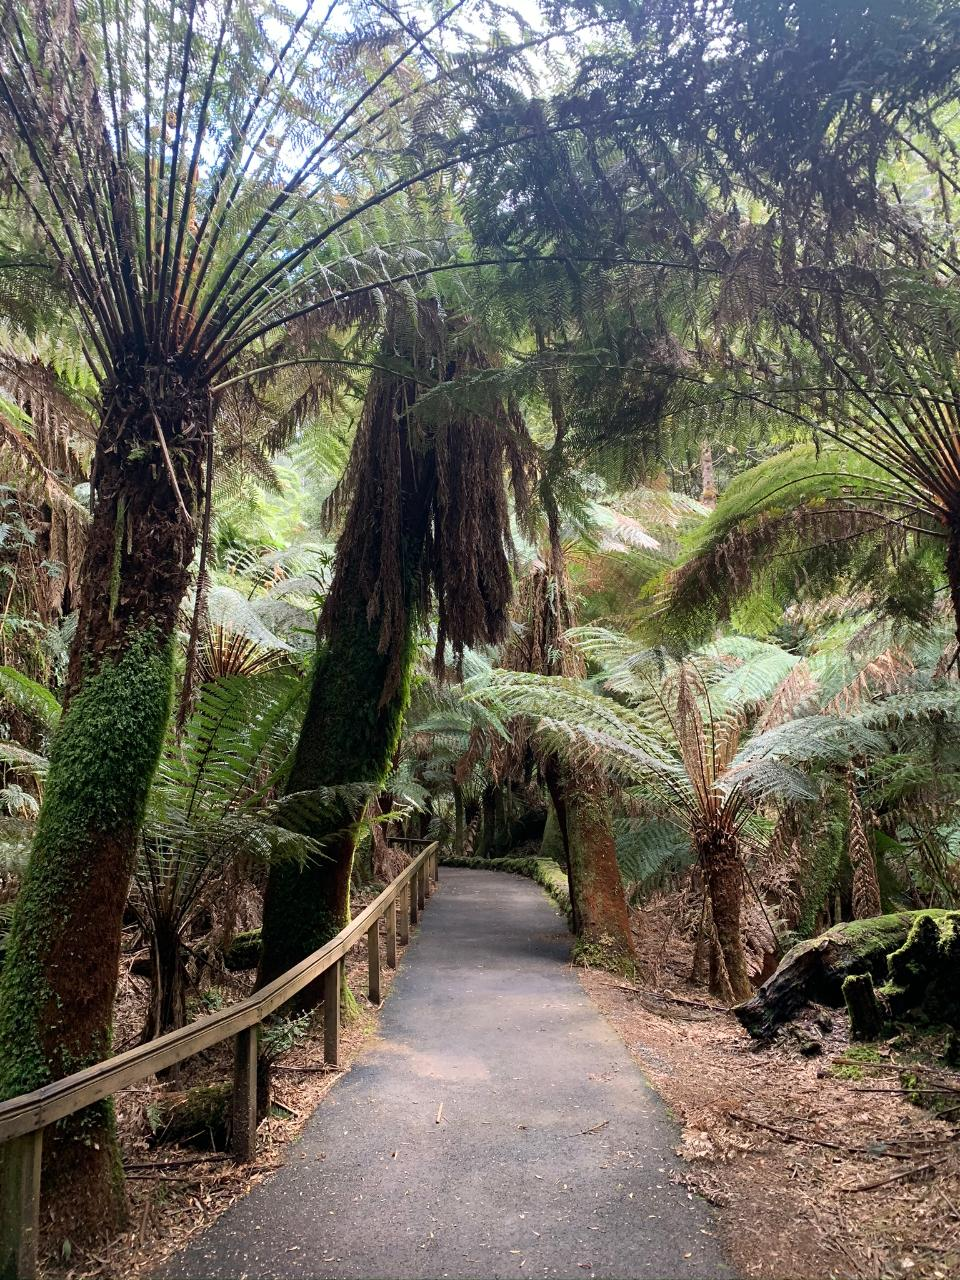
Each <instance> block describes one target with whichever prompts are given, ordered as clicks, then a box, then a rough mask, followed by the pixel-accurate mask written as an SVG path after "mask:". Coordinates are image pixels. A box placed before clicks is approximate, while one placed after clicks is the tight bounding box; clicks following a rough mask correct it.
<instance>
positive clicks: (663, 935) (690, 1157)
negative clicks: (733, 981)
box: [581, 898, 960, 1280]
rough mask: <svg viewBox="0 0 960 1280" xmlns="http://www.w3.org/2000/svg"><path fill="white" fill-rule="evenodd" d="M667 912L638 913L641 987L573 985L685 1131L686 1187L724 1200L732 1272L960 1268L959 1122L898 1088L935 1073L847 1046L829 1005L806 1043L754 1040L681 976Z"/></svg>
mask: <svg viewBox="0 0 960 1280" xmlns="http://www.w3.org/2000/svg"><path fill="white" fill-rule="evenodd" d="M674 906H675V904H674V902H673V901H671V900H670V899H667V898H663V899H661V900H659V901H657V902H655V903H653V904H652V905H651V906H650V907H649V908H648V909H647V910H646V911H644V912H641V913H639V916H638V936H639V938H640V946H641V969H640V973H641V977H640V980H639V981H638V982H637V983H636V984H628V983H626V982H625V981H624V980H623V979H622V978H618V977H615V976H613V975H611V974H608V973H603V972H600V971H597V970H587V971H582V973H581V981H582V983H583V985H584V987H585V989H586V990H587V991H588V992H589V994H590V995H591V997H592V998H593V999H594V1000H595V1001H596V1003H597V1004H598V1005H599V1007H600V1008H601V1009H602V1010H603V1012H604V1013H605V1014H606V1015H607V1017H608V1018H609V1019H610V1021H611V1023H612V1024H613V1026H614V1027H615V1028H616V1030H617V1031H618V1032H619V1034H620V1035H621V1037H622V1038H623V1039H624V1041H625V1042H626V1044H627V1045H628V1047H629V1049H630V1051H631V1053H632V1054H633V1056H634V1058H635V1060H636V1061H637V1062H638V1064H639V1065H640V1066H641V1068H642V1069H643V1071H644V1072H645V1074H646V1075H647V1077H648V1078H649V1079H650V1081H651V1082H652V1083H653V1085H654V1086H655V1088H656V1089H657V1091H658V1092H659V1093H660V1094H661V1096H662V1097H663V1098H664V1099H665V1100H666V1102H667V1103H668V1104H669V1105H670V1107H671V1109H672V1110H673V1112H674V1114H675V1116H676V1117H677V1119H678V1121H679V1122H680V1124H681V1125H682V1139H681V1143H680V1146H679V1148H678V1154H679V1155H680V1156H681V1157H682V1159H683V1161H684V1162H685V1170H684V1175H683V1178H684V1182H685V1183H686V1185H687V1186H689V1187H690V1188H691V1189H695V1190H697V1191H699V1192H700V1193H701V1194H702V1195H704V1196H706V1197H707V1199H708V1200H710V1201H711V1203H713V1204H714V1205H716V1206H717V1207H718V1209H719V1212H720V1222H721V1226H722V1231H723V1238H724V1243H725V1245H726V1248H727V1251H728V1253H729V1255H730V1256H731V1258H732V1259H733V1261H734V1264H735V1266H736V1267H737V1269H738V1271H739V1272H740V1274H741V1275H742V1276H744V1277H759V1278H760V1280H801V1278H802V1280H821V1278H822V1280H827V1278H828V1277H843V1278H844V1280H846V1278H847V1277H853V1278H856V1280H860V1278H861V1277H862V1278H863V1280H892V1278H893V1277H903V1276H913V1277H920V1276H922V1277H931V1278H932V1280H946V1278H947V1277H956V1276H958V1275H960V1129H958V1128H957V1126H956V1125H955V1124H953V1123H949V1122H948V1120H945V1119H938V1118H935V1117H934V1116H933V1115H932V1114H931V1113H930V1111H928V1110H925V1109H924V1108H921V1107H919V1106H916V1105H914V1104H913V1103H912V1102H911V1101H910V1100H909V1098H908V1096H907V1094H906V1091H905V1090H904V1088H903V1079H904V1078H905V1077H908V1078H909V1079H910V1083H911V1085H913V1084H914V1083H917V1084H918V1085H919V1087H921V1088H923V1087H924V1086H925V1085H926V1084H928V1083H930V1082H932V1079H933V1078H936V1080H937V1082H938V1085H937V1087H938V1090H940V1089H942V1088H943V1087H944V1084H943V1075H944V1073H942V1072H940V1071H937V1072H935V1073H934V1075H933V1076H931V1078H930V1081H928V1080H927V1079H925V1078H924V1072H925V1070H926V1068H925V1067H924V1066H923V1065H916V1064H914V1063H911V1062H910V1061H909V1054H908V1055H904V1054H903V1053H902V1051H901V1050H900V1049H899V1048H898V1047H897V1045H896V1044H895V1043H891V1044H887V1045H883V1044H881V1045H879V1046H877V1047H872V1046H871V1047H867V1046H861V1045H851V1044H850V1043H849V1038H848V1028H847V1019H846V1016H845V1014H844V1013H843V1012H842V1011H841V1012H837V1011H833V1010H831V1011H823V1012H822V1013H821V1014H820V1015H819V1018H820V1021H821V1023H822V1025H821V1026H816V1025H815V1024H812V1025H810V1026H809V1027H808V1030H809V1031H810V1033H811V1035H810V1037H809V1038H808V1036H807V1033H806V1032H804V1034H803V1035H801V1036H800V1037H797V1036H795V1035H793V1034H791V1032H790V1031H789V1030H788V1031H787V1032H786V1033H785V1034H784V1036H783V1037H781V1039H780V1040H779V1041H778V1042H777V1043H776V1044H774V1045H773V1046H771V1047H768V1048H760V1047H758V1046H757V1045H756V1044H755V1042H753V1041H752V1040H751V1039H750V1037H749V1036H748V1035H747V1033H746V1032H745V1031H744V1030H743V1028H742V1027H740V1025H739V1023H738V1022H737V1021H736V1019H734V1018H733V1017H732V1016H731V1015H730V1014H729V1013H728V1012H727V1011H726V1010H725V1009H723V1008H722V1007H719V1006H717V1005H716V1004H715V1003H714V1002H713V1001H711V999H710V998H709V997H708V996H707V995H706V994H705V993H704V992H703V991H702V990H699V989H697V988H696V987H694V986H693V985H692V984H691V983H690V982H689V980H688V977H689V974H690V971H691V967H692V961H693V954H692V947H691V946H689V945H688V944H687V943H686V942H685V940H684V939H683V938H682V937H677V934H676V932H675V931H674V930H673V929H672V928H671V920H672V919H673V916H674ZM665 940H667V941H668V945H664V943H665ZM804 1048H805V1049H806V1051H807V1052H806V1053H804V1051H803V1050H804ZM811 1048H816V1049H817V1052H815V1053H814V1054H813V1055H812V1056H807V1054H809V1052H810V1049H811ZM947 1087H948V1088H951V1087H952V1088H955V1089H960V1077H957V1076H954V1077H953V1079H952V1084H949V1085H947ZM921 1096H924V1097H926V1095H921ZM957 1102H958V1104H960V1093H958V1094H957ZM958 1116H960V1105H958V1108H957V1109H956V1110H955V1111H954V1118H957V1117H958Z"/></svg>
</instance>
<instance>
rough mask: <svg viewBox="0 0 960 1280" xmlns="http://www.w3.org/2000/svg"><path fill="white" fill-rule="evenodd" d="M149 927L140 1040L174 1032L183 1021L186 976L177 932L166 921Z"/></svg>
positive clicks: (182, 950)
mask: <svg viewBox="0 0 960 1280" xmlns="http://www.w3.org/2000/svg"><path fill="white" fill-rule="evenodd" d="M152 928H153V933H152V936H151V938H150V1008H149V1010H148V1012H147V1020H146V1024H145V1026H144V1029H143V1039H144V1041H148V1040H153V1039H155V1038H156V1037H157V1036H162V1035H163V1034H164V1033H165V1032H167V1031H176V1030H178V1029H179V1028H180V1027H183V1026H186V1022H187V974H186V971H185V969H184V963H183V962H184V948H183V944H182V942H181V940H180V932H179V930H178V929H177V927H176V926H175V925H173V924H170V923H168V922H166V921H163V922H160V923H154V925H153V926H152Z"/></svg>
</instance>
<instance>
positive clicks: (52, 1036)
mask: <svg viewBox="0 0 960 1280" xmlns="http://www.w3.org/2000/svg"><path fill="white" fill-rule="evenodd" d="M169 377H170V375H169V373H167V374H165V375H163V378H160V377H158V378H157V379H156V380H155V382H154V384H153V385H152V386H151V387H150V388H149V389H148V388H147V387H146V385H145V381H144V379H145V375H142V376H141V377H140V378H139V380H138V379H134V380H133V381H132V382H131V383H128V384H127V385H126V386H125V387H123V388H120V389H117V388H115V389H114V390H113V391H112V392H111V393H110V394H108V395H107V396H106V398H105V413H104V418H103V422H102V424H101V430H100V435H99V439H98V447H97V453H96V457H95V461H94V468H93V474H92V486H93V495H94V508H93V519H92V523H91V527H90V536H89V541H88V545H87V550H86V555H85V559H84V563H83V569H82V575H81V581H82V599H83V604H82V608H81V612H80V617H79V621H78V626H77V631H76V635H75V638H74V641H73V646H72V649H71V654H70V667H69V677H68V688H67V698H66V705H65V709H64V715H63V719H62V721H61V724H60V728H59V731H58V733H57V736H56V738H55V741H54V743H53V747H52V751H51V756H50V772H49V776H48V780H47V785H46V790H45V795H44V803H43V807H42V810H41V813H40V817H39V821H38V825H37V833H36V838H35V841H34V846H33V851H32V855H31V859H30V865H29V869H28V872H27V875H26V878H25V881H24V885H23V889H22V891H21V893H20V896H19V898H18V901H17V907H16V911H15V914H14V919H13V924H12V929H11V934H10V941H9V944H8V949H7V957H6V963H5V964H4V967H3V975H2V981H0V1096H3V1097H11V1096H13V1095H16V1094H18V1093H24V1092H27V1091H29V1090H32V1089H36V1088H38V1087H39V1086H41V1085H44V1084H47V1083H49V1082H50V1081H52V1080H55V1079H57V1078H59V1077H61V1076H64V1075H67V1074H69V1073H71V1072H73V1071H77V1070H79V1069H80V1068H82V1067H84V1066H87V1065H89V1064H90V1063H93V1062H96V1061H98V1060H99V1059H101V1058H104V1057H106V1056H107V1055H108V1054H109V1053H110V1049H111V1024H112V1017H113V1001H114V996H115V992H116V985H117V977H118V970H119V957H120V930H121V924H122V919H123V912H124V907H125V904H126V900H127V892H128V889H129V885H130V877H131V874H132V871H133V863H134V857H135V849H136V841H137V837H138V833H139V829H140V826H141V824H142V821H143V815H144V809H145V806H146V800H147V792H148V790H149V787H150V782H151V780H152V777H153V773H154V770H155V768H156V765H157V761H158V759H159V755H160V750H161V745H162V742H163V736H164V731H165V727H166V724H167V719H168V716H169V713H170V696H171V680H172V645H171V636H172V633H173V629H174V624H175V621H176V617H177V611H178V609H179V606H180V602H181V599H182V597H183V594H184V591H185V590H186V586H187V575H188V569H189V565H190V561H191V559H192V556H193V549H194V529H193V520H192V514H193V512H194V510H195V508H196V495H197V493H198V491H199V489H200V479H201V475H200V472H201V458H202V454H203V447H202V445H203V439H202V437H203V429H202V423H204V422H205V421H206V416H205V413H203V414H201V413H200V412H198V409H199V406H198V404H197V398H196V397H195V396H194V395H192V394H191V393H190V388H188V387H183V386H180V387H179V388H176V387H175V388H172V389H171V387H170V385H169ZM148 406H149V407H148ZM160 430H162V431H163V434H164V438H165V439H164V443H165V450H164V449H161V448H160V447H159V441H158V435H157V433H158V432H159V431H160ZM164 453H165V454H166V456H164ZM174 471H175V474H176V484H174V483H173V482H172V481H171V472H174ZM44 1180H45V1183H46V1188H45V1198H44V1208H45V1212H48V1211H49V1212H51V1213H52V1214H53V1218H54V1223H55V1230H56V1232H57V1235H58V1236H60V1237H65V1238H69V1239H71V1240H74V1241H76V1240H79V1239H83V1238H85V1237H90V1236H93V1235H97V1234H100V1233H101V1232H104V1231H107V1230H112V1229H115V1228H116V1227H117V1226H118V1225H119V1224H120V1222H121V1221H122V1218H123V1213H124V1198H123V1188H122V1178H121V1175H120V1164H119V1155H118V1149H117V1146H116V1141H115V1136H114V1131H113V1116H112V1111H111V1109H110V1106H109V1105H108V1104H107V1103H102V1104H98V1105H97V1106H95V1107H91V1108H89V1109H88V1110H87V1111H85V1112H83V1113H82V1114H81V1115H78V1116H76V1117H73V1118H71V1119H69V1120H67V1121H64V1122H62V1123H61V1124H60V1125H58V1126H57V1127H56V1129H55V1130H54V1132H53V1133H52V1135H51V1136H50V1139H49V1141H46V1142H45V1143H44Z"/></svg>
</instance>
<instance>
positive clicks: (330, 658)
mask: <svg viewBox="0 0 960 1280" xmlns="http://www.w3.org/2000/svg"><path fill="white" fill-rule="evenodd" d="M378 639H379V628H378V627H377V625H376V624H374V625H373V626H371V625H369V624H368V623H367V620H366V617H365V616H359V617H355V618H354V619H353V620H352V621H351V620H349V619H347V620H344V621H343V622H342V623H341V624H340V625H338V628H337V631H336V633H335V635H334V636H333V637H332V638H331V639H330V641H329V642H328V644H327V645H326V646H325V647H324V648H323V649H322V650H321V652H320V654H319V655H318V658H317V663H316V667H315V670H314V675H313V682H312V685H311V692H310V701H309V705H308V707H307V713H306V715H305V717H304V723H303V728H302V730H301V734H300V741H299V743H298V747H297V754H296V758H295V760H294V764H293V768H292V769H291V773H290V779H289V782H288V784H287V790H288V792H289V793H295V792H299V791H304V792H308V791H314V790H316V789H318V788H320V787H333V786H340V785H345V784H356V783H366V784H369V786H370V788H371V789H372V790H373V791H376V790H379V788H380V786H381V785H382V783H383V781H384V779H385V778H386V775H387V772H388V770H389V768H390V763H391V761H392V759H393V755H394V752H395V751H396V747H397V744H398V742H399V740H400V731H401V728H402V725H403V715H404V712H405V710H406V707H407V703H408V702H409V698H410V677H411V672H412V667H413V659H414V652H415V647H416V644H415V641H416V633H415V627H414V625H413V623H412V622H411V625H410V627H409V629H408V633H407V635H406V636H405V637H404V641H403V653H402V657H401V670H402V678H401V680H400V684H399V687H398V688H397V691H396V692H395V693H394V695H393V696H392V697H391V698H390V700H389V701H388V702H387V704H386V705H385V706H381V705H380V697H381V692H382V690H383V688H384V682H385V679H386V676H387V671H388V667H389V661H390V660H389V655H386V654H381V653H379V652H378ZM360 817H361V814H360V812H359V811H357V808H356V807H353V808H351V807H350V805H349V804H347V803H345V804H344V805H342V806H338V807H337V808H335V809H332V810H327V811H325V812H323V813H321V814H319V815H318V814H317V813H316V812H315V811H311V810H310V809H309V808H305V810H304V823H303V828H302V829H303V830H305V831H306V832H307V834H309V835H310V836H312V837H313V838H314V839H316V840H318V841H320V842H321V843H323V844H324V845H325V856H323V857H318V858H315V859H314V860H312V861H311V862H309V863H307V865H305V866H299V865H295V864H291V863H287V864H285V865H282V866H276V867H274V868H273V869H272V870H271V873H270V882H269V886H268V890H267V894H266V898H265V901H264V912H263V962H262V974H263V976H264V977H265V979H266V980H268V981H269V980H270V979H271V978H273V977H276V976H278V975H279V974H281V973H283V972H284V971H285V970H286V969H289V968H291V967H292V966H293V965H295V964H297V963H298V962H299V961H300V960H302V959H303V958H304V957H305V956H308V955H309V954H310V953H311V952H312V951H316V950H317V948H319V947H322V946H323V944H324V943H325V942H328V941H329V940H330V939H331V938H332V937H334V936H335V935H336V934H337V933H339V932H340V930H341V929H343V928H344V927H345V925H347V924H348V923H349V920H350V898H349V885H350V870H351V866H352V862H353V854H354V848H355V844H356V837H357V830H358V825H359V820H360Z"/></svg>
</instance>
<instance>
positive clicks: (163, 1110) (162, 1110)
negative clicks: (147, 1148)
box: [147, 1082, 233, 1151]
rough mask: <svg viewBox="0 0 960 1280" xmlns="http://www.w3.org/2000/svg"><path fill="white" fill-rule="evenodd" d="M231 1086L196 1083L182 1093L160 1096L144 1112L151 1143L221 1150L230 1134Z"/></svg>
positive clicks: (226, 1083)
mask: <svg viewBox="0 0 960 1280" xmlns="http://www.w3.org/2000/svg"><path fill="white" fill-rule="evenodd" d="M232 1104H233V1086H232V1085H231V1084H229V1083H228V1082H223V1083H218V1084H198V1085H194V1087H193V1088H192V1089H187V1090H186V1092H185V1093H172V1094H167V1095H166V1096H165V1097H162V1098H161V1099H160V1100H159V1101H158V1102H157V1103H156V1104H155V1105H154V1106H153V1107H151V1108H150V1110H149V1111H148V1113H147V1123H148V1124H149V1126H150V1132H151V1136H152V1138H153V1140H154V1142H155V1143H157V1144H160V1143H165V1142H181V1143H185V1144H187V1145H189V1146H192V1147H200V1148H202V1149H204V1150H213V1151H224V1150H226V1147H227V1142H228V1140H229V1137H230V1120H231V1108H232Z"/></svg>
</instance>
